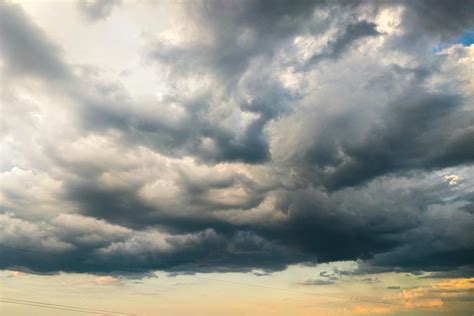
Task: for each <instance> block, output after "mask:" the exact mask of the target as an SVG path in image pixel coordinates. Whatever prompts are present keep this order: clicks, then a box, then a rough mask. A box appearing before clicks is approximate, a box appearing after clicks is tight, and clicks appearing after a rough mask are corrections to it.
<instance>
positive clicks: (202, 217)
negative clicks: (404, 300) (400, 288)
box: [0, 0, 474, 295]
mask: <svg viewBox="0 0 474 316" xmlns="http://www.w3.org/2000/svg"><path fill="white" fill-rule="evenodd" d="M127 5H129V4H128V3H121V2H120V1H95V2H93V3H92V2H80V3H79V4H78V5H76V6H75V10H77V12H78V13H77V14H79V15H81V16H85V17H87V18H88V20H89V22H90V21H93V22H94V23H85V24H84V25H83V26H82V27H83V28H86V30H85V31H84V32H87V33H91V34H93V33H94V32H95V31H94V30H98V29H99V28H101V27H103V26H102V24H101V23H106V21H104V20H103V18H105V17H109V19H108V21H112V22H110V23H113V21H114V20H113V18H114V14H116V13H117V12H119V10H121V9H122V7H123V6H125V7H126V6H127ZM139 5H141V6H148V8H147V9H146V10H147V12H150V13H149V14H152V15H153V14H154V12H156V14H157V15H158V14H159V12H160V10H163V9H160V6H159V5H158V4H157V3H145V2H144V3H141V4H139ZM166 5H167V6H168V7H167V9H166V10H167V14H168V15H171V16H172V17H173V18H172V20H173V22H172V23H169V24H166V23H165V22H163V25H161V26H160V28H159V29H156V30H155V29H152V28H150V27H149V25H148V24H146V22H145V21H144V22H143V23H144V24H143V27H141V25H140V24H137V23H139V22H137V20H130V21H127V22H126V23H125V22H124V17H123V15H122V16H121V17H120V19H119V20H118V21H119V22H117V23H119V26H117V28H116V32H119V33H120V32H123V33H121V34H122V35H123V38H128V37H126V36H125V34H126V31H123V30H124V29H125V30H126V26H127V25H128V27H131V26H130V25H134V23H135V24H137V25H134V26H133V30H134V32H135V33H134V35H133V36H130V38H129V42H126V43H123V44H120V45H121V46H120V47H121V50H115V48H114V49H110V48H108V46H107V45H108V44H107V43H106V42H100V41H97V42H96V43H95V45H94V47H89V48H88V50H90V54H91V56H93V52H94V51H95V50H97V51H100V52H102V54H110V55H106V57H105V59H106V60H104V61H103V63H100V62H93V60H94V59H93V58H92V57H91V58H90V59H87V58H85V59H84V60H78V59H77V57H72V56H73V54H72V53H71V54H69V53H70V51H68V50H67V49H66V48H64V47H62V43H61V40H59V38H61V36H59V35H58V34H59V33H57V32H56V33H55V32H51V33H50V32H48V29H46V28H43V27H42V26H41V24H40V23H39V22H38V21H36V20H35V19H34V18H33V17H32V16H30V15H29V14H27V13H26V11H25V10H24V9H23V8H22V7H21V5H19V4H13V3H10V2H0V40H1V47H2V49H1V51H0V54H1V63H0V70H1V78H2V89H1V103H2V110H1V111H2V124H1V136H0V137H1V144H2V149H1V150H2V155H1V156H2V159H1V175H0V177H1V180H0V181H1V183H2V190H1V196H0V201H1V202H0V203H1V206H2V208H1V213H0V247H1V252H2V255H1V256H0V268H2V269H16V270H23V271H30V272H35V273H55V272H59V271H66V272H91V273H104V272H116V273H147V272H149V271H152V270H165V271H170V272H173V273H181V272H187V273H193V272H210V271H251V270H254V269H260V270H263V271H264V272H272V271H279V270H282V269H285V268H286V267H287V266H288V265H290V264H307V265H312V264H317V263H323V262H333V261H341V260H354V261H357V262H358V270H357V271H355V272H354V273H362V274H363V273H374V272H385V271H407V272H419V271H427V272H431V273H433V275H434V276H435V275H453V276H454V275H456V276H465V277H467V276H472V275H473V274H474V238H473V237H474V233H473V232H474V177H473V174H474V167H473V162H474V112H473V111H474V83H473V65H474V46H473V45H470V46H469V45H468V44H466V41H462V40H459V38H460V37H462V36H465V35H464V34H465V31H466V30H469V29H472V27H474V15H473V14H472V12H474V1H468V0H467V1H454V2H450V1H437V0H425V1H389V2H379V1H296V2H292V1H266V0H261V1H192V2H187V1H186V2H184V3H173V4H170V3H167V4H166ZM123 9H124V10H125V9H126V8H123ZM154 10H155V11H154ZM117 14H118V13H117ZM161 14H162V13H161ZM151 20H153V21H154V19H151ZM107 23H109V22H107ZM122 27H123V28H124V29H122ZM114 32H115V31H114ZM471 34H472V33H471ZM91 36H93V35H91ZM70 37H76V39H75V40H74V41H80V36H79V35H75V34H70ZM104 41H105V40H104ZM68 43H71V42H70V40H69V42H68ZM471 43H472V38H471ZM81 45H82V44H81ZM84 45H85V44H84ZM117 45H119V44H117ZM82 54H83V55H84V56H88V55H87V52H82ZM114 56H118V57H114ZM131 56H132V57H131ZM117 58H118V59H119V61H117V62H108V60H107V59H110V60H114V61H116V60H117ZM132 65H133V66H132ZM137 82H138V84H137ZM333 282H334V280H333V279H331V278H328V279H323V280H322V281H321V280H308V281H307V282H306V283H305V284H309V285H311V284H312V285H315V284H316V285H317V284H331V283H333ZM406 294H407V295H408V294H410V293H408V292H406Z"/></svg>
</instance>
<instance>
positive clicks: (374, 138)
mask: <svg viewBox="0 0 474 316" xmlns="http://www.w3.org/2000/svg"><path fill="white" fill-rule="evenodd" d="M463 102H465V101H464V100H462V99H461V98H460V97H459V96H455V95H443V94H436V95H430V94H423V93H421V94H420V92H418V91H410V92H408V93H407V94H406V95H405V96H402V97H400V98H398V99H397V100H395V101H394V102H393V103H392V104H391V105H390V106H389V107H388V110H387V111H386V112H385V113H383V114H382V117H381V119H380V124H374V125H373V126H372V127H371V128H370V129H369V130H368V131H367V133H366V135H364V136H363V138H362V139H360V140H357V139H354V138H353V135H351V134H350V133H351V132H350V127H349V126H350V125H349V124H350V122H349V124H347V126H348V129H347V131H346V132H343V134H342V136H338V135H341V133H340V132H336V131H334V130H333V129H338V128H340V127H341V126H340V125H339V124H337V122H335V121H333V122H328V123H327V126H326V129H325V130H324V132H323V134H322V135H319V137H318V138H316V139H315V141H314V145H313V146H312V148H311V149H310V151H309V152H308V156H307V159H308V161H309V162H310V163H311V164H312V165H313V166H316V167H317V168H318V169H317V170H316V174H315V179H317V180H316V181H318V179H322V180H321V181H322V183H323V185H324V186H325V187H326V188H328V189H330V190H334V189H340V188H343V187H347V186H354V185H358V184H361V183H364V182H366V181H368V180H370V179H373V178H375V177H378V176H380V175H384V174H390V173H394V172H404V171H409V170H417V169H424V170H432V169H439V168H444V167H449V166H457V165H462V164H470V163H472V162H473V161H474V151H473V149H472V148H474V137H472V136H473V135H472V133H473V130H472V124H473V122H474V116H473V115H472V112H471V111H469V110H466V109H464V108H463V106H462V105H463ZM337 119H339V118H337ZM349 120H350V118H349ZM343 122H344V121H343ZM343 124H344V123H343ZM326 168H330V169H331V171H330V172H326V171H324V172H323V170H325V169H326Z"/></svg>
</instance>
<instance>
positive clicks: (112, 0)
mask: <svg viewBox="0 0 474 316" xmlns="http://www.w3.org/2000/svg"><path fill="white" fill-rule="evenodd" d="M120 3H121V0H79V1H78V2H77V5H78V7H79V9H80V11H81V12H82V13H83V14H84V16H86V17H87V18H88V19H89V20H91V21H98V20H100V19H104V18H106V17H108V16H109V15H110V14H111V13H112V10H113V9H114V7H116V6H118V5H119V4H120Z"/></svg>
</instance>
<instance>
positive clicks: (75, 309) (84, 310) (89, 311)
mask: <svg viewBox="0 0 474 316" xmlns="http://www.w3.org/2000/svg"><path fill="white" fill-rule="evenodd" d="M0 302H3V303H10V304H18V305H26V306H35V307H43V308H49V309H57V310H64V311H71V312H78V313H86V314H96V315H129V316H133V315H136V314H131V313H122V312H114V311H109V310H101V309H92V308H83V307H76V306H71V305H60V304H52V303H43V302H37V301H29V300H20V299H14V298H6V297H2V298H0Z"/></svg>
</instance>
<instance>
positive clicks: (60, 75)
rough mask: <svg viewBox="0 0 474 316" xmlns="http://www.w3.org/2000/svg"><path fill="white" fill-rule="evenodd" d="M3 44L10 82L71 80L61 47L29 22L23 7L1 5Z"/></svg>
mask: <svg viewBox="0 0 474 316" xmlns="http://www.w3.org/2000/svg"><path fill="white" fill-rule="evenodd" d="M0 41H1V46H2V49H1V51H0V53H1V56H2V59H3V60H4V62H5V64H4V65H3V67H5V70H6V75H8V77H9V78H14V77H24V76H37V77H40V78H45V79H47V80H62V79H65V78H66V77H68V76H69V70H68V68H67V67H66V66H65V65H64V63H63V62H62V59H61V56H60V49H59V47H58V46H56V45H55V44H54V43H52V42H51V41H49V40H48V39H47V37H46V34H45V33H44V32H43V31H42V30H41V29H40V28H38V27H37V26H36V25H34V24H33V23H32V22H30V21H29V19H28V17H27V16H26V14H25V13H24V11H23V9H22V8H21V6H20V5H17V4H10V3H7V2H3V1H2V2H0Z"/></svg>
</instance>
